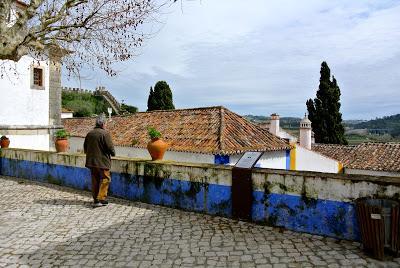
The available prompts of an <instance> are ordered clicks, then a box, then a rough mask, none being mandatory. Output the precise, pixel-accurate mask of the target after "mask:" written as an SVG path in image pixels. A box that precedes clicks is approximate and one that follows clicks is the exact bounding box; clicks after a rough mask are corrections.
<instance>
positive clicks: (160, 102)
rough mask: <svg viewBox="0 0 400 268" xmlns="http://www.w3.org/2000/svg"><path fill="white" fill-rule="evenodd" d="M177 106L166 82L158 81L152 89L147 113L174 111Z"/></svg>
mask: <svg viewBox="0 0 400 268" xmlns="http://www.w3.org/2000/svg"><path fill="white" fill-rule="evenodd" d="M174 109H175V106H174V103H173V100H172V91H171V89H170V88H169V85H168V84H167V82H165V81H158V82H157V83H156V85H155V86H154V90H153V88H152V87H151V88H150V93H149V98H148V100H147V111H154V110H174Z"/></svg>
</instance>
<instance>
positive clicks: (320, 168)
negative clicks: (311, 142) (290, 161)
mask: <svg viewBox="0 0 400 268" xmlns="http://www.w3.org/2000/svg"><path fill="white" fill-rule="evenodd" d="M338 169H339V162H338V161H336V160H334V159H331V158H328V157H325V156H323V155H321V154H318V153H316V152H313V151H310V150H307V149H305V148H303V147H301V146H297V147H296V170H304V171H316V172H328V173H338Z"/></svg>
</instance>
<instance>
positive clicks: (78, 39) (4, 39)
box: [0, 0, 175, 76]
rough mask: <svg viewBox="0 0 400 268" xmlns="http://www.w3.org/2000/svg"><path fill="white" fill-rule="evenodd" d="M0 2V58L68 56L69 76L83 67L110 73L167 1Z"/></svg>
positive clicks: (131, 53) (131, 51) (128, 56)
mask: <svg viewBox="0 0 400 268" xmlns="http://www.w3.org/2000/svg"><path fill="white" fill-rule="evenodd" d="M161 1H163V0H27V2H21V1H19V0H0V60H11V61H14V62H17V61H18V60H19V59H20V58H21V57H22V56H24V55H34V56H36V57H40V55H43V54H45V53H47V52H48V51H49V50H50V49H53V48H57V49H61V50H60V51H64V52H68V53H65V54H66V56H65V57H64V59H63V63H64V66H65V67H66V68H67V70H68V71H69V72H74V71H76V70H78V69H79V68H81V67H82V66H83V65H85V64H88V65H90V66H92V67H96V66H97V67H99V68H101V69H103V70H104V71H105V72H107V74H109V75H111V76H113V75H115V70H114V69H113V68H112V64H113V63H114V62H121V61H126V60H129V59H131V58H132V57H133V56H135V54H136V51H137V48H138V47H140V46H141V45H142V43H143V41H144V39H145V35H144V34H143V32H142V31H141V29H142V28H141V27H142V25H143V24H144V23H146V22H148V21H149V20H151V19H152V18H153V15H154V14H156V13H157V11H159V9H160V7H161V6H162V5H165V4H166V3H168V2H175V1H170V0H165V1H164V2H161Z"/></svg>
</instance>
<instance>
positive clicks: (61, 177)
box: [0, 149, 400, 240]
mask: <svg viewBox="0 0 400 268" xmlns="http://www.w3.org/2000/svg"><path fill="white" fill-rule="evenodd" d="M0 156H1V158H0V174H2V175H7V176H15V177H21V178H26V179H31V180H38V181H42V182H49V183H54V184H60V185H65V186H69V187H74V188H78V189H86V190H88V189H90V187H91V186H90V174H89V171H88V169H86V168H84V163H85V156H84V155H81V154H56V153H51V152H44V151H30V150H17V149H5V150H2V151H1V155H0ZM111 171H112V183H111V186H110V194H111V195H113V196H117V197H122V198H126V199H130V200H138V201H142V202H147V203H152V204H158V205H164V206H170V207H175V208H180V209H185V210H190V211H196V212H202V213H207V214H211V215H221V216H224V217H231V216H232V202H231V182H232V181H231V175H232V174H231V167H229V166H221V165H200V164H184V163H176V162H167V161H161V162H158V161H156V162H152V161H148V160H141V159H129V158H115V159H113V161H112V168H111ZM252 180H253V197H254V202H253V206H252V220H253V221H255V222H260V223H264V224H269V225H272V226H281V227H285V228H288V229H291V230H294V231H301V232H307V233H312V234H319V235H326V236H331V237H336V238H344V239H349V240H359V239H360V236H359V230H358V227H357V219H356V214H355V209H354V200H355V199H356V198H360V197H372V196H376V197H385V198H397V199H398V197H399V196H400V182H399V181H398V179H396V178H378V177H370V176H355V175H353V176H351V175H343V174H327V173H315V172H298V171H285V170H269V169H259V168H257V169H254V170H253V174H252Z"/></svg>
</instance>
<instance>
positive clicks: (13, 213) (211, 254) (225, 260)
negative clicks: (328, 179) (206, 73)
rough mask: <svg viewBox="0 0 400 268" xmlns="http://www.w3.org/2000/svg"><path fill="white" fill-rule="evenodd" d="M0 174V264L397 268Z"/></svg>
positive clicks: (285, 234) (316, 243)
mask: <svg viewBox="0 0 400 268" xmlns="http://www.w3.org/2000/svg"><path fill="white" fill-rule="evenodd" d="M90 201H91V197H90V194H89V193H88V192H83V191H76V190H72V189H69V188H64V187H59V186H55V185H48V184H40V183H35V182H30V181H26V180H20V179H15V178H9V177H1V178H0V266H1V267H3V266H7V267H46V266H47V267H50V266H51V267H53V266H75V267H77V266H84V267H89V266H96V267H127V266H128V267H149V266H153V267H177V266H182V267H193V266H194V267H197V266H199V267H215V266H217V267H219V266H222V267H311V266H323V267H346V266H347V267H400V259H394V260H387V261H385V262H378V261H375V260H373V259H370V258H367V257H366V256H365V255H364V254H363V253H362V251H361V250H360V245H359V244H358V243H352V242H348V241H337V240H334V239H330V238H323V237H320V236H312V235H308V234H301V233H295V232H291V231H287V230H280V229H277V228H271V227H267V226H260V225H255V224H251V223H243V222H238V221H234V220H229V219H224V218H221V217H212V216H207V215H202V214H197V213H190V212H183V211H179V210H175V209H169V208H165V207H159V206H152V205H147V204H143V203H137V202H130V201H125V200H121V199H114V198H110V201H111V204H110V205H109V206H108V207H101V208H95V209H94V208H92V207H91V203H90Z"/></svg>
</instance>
